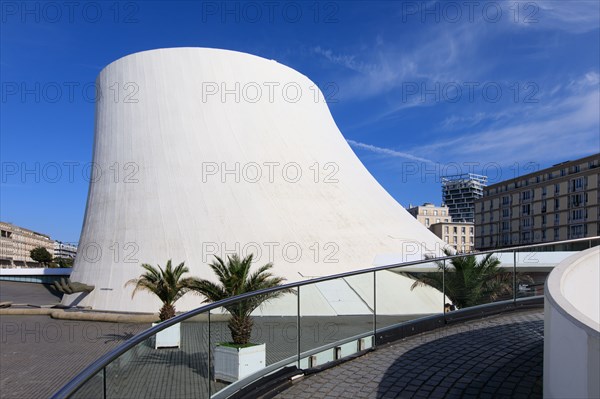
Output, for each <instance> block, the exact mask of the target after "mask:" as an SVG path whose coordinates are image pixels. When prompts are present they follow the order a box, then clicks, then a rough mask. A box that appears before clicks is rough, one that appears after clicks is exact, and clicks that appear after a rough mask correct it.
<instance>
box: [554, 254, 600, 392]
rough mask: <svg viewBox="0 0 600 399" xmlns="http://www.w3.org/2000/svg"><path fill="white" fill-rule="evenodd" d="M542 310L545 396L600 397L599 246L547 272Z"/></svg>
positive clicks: (574, 256)
mask: <svg viewBox="0 0 600 399" xmlns="http://www.w3.org/2000/svg"><path fill="white" fill-rule="evenodd" d="M544 313H545V314H544V397H545V398H557V399H558V398H561V399H562V398H585V399H587V398H598V397H600V377H599V376H600V324H599V323H600V247H594V248H591V249H589V250H587V251H584V252H582V253H579V254H576V255H573V256H571V257H569V258H567V259H565V260H564V261H563V262H561V264H560V265H558V266H557V267H556V268H555V269H554V270H553V271H552V273H550V276H549V277H548V281H547V282H546V299H545V310H544Z"/></svg>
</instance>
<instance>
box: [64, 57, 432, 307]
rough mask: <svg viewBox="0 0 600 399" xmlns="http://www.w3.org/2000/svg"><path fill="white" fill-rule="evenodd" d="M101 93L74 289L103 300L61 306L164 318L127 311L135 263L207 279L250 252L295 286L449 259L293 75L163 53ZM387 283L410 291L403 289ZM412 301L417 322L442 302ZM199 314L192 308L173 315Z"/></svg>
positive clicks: (106, 75)
mask: <svg viewBox="0 0 600 399" xmlns="http://www.w3.org/2000/svg"><path fill="white" fill-rule="evenodd" d="M97 87H98V89H99V92H100V93H101V96H99V99H98V101H97V104H96V127H95V140H94V151H93V162H94V172H95V175H94V178H93V181H92V182H91V183H90V189H89V196H88V200H87V208H86V214H85V220H84V225H83V229H82V233H81V237H80V241H79V243H80V246H79V248H80V249H79V254H78V256H77V259H76V262H75V266H74V270H73V274H72V276H71V278H72V280H73V281H79V282H83V283H87V284H93V285H95V287H96V288H95V290H94V291H93V292H92V293H91V294H89V295H88V296H86V297H85V298H82V297H78V296H75V295H70V296H66V297H65V299H64V300H63V302H64V303H65V304H79V305H85V306H91V307H92V308H94V309H103V310H115V311H144V312H154V311H156V310H157V309H158V307H159V302H158V300H157V299H156V298H154V297H152V296H150V295H146V294H143V293H141V294H138V295H136V297H135V298H133V299H131V290H132V288H131V287H127V288H124V284H125V282H126V281H127V280H129V279H131V278H135V277H137V276H139V274H140V272H141V268H140V267H139V264H140V263H150V264H154V265H156V264H160V265H164V264H165V262H166V260H167V259H173V262H176V263H179V262H182V261H185V262H186V265H188V266H189V268H190V270H191V274H193V275H197V276H200V277H203V278H213V276H212V273H211V271H210V269H209V268H208V267H207V265H206V264H207V263H208V262H210V261H211V260H212V255H213V254H217V255H220V256H225V255H227V254H228V253H233V252H240V253H241V254H242V255H246V254H248V253H251V252H252V253H255V255H256V258H258V261H259V262H261V263H266V262H268V261H272V262H273V263H274V264H275V273H276V274H278V275H282V276H284V277H286V278H287V280H288V281H297V280H300V279H306V278H310V277H316V276H325V275H330V274H333V273H339V272H344V271H349V270H356V269H361V268H367V267H370V266H372V264H373V262H374V259H375V258H376V256H382V255H385V254H391V255H392V256H394V257H395V259H398V256H399V254H400V257H401V259H402V260H416V259H422V258H423V256H424V254H425V253H426V252H428V253H435V254H439V252H440V248H441V247H442V246H443V243H442V242H441V241H440V240H439V239H438V238H437V237H436V236H434V235H433V234H432V233H431V232H429V231H428V230H427V229H426V228H425V227H423V226H422V225H421V224H419V223H418V222H417V221H416V220H415V219H414V218H413V217H412V216H411V215H409V214H408V212H406V211H405V210H404V209H403V208H402V207H401V206H400V205H399V204H398V203H397V202H396V201H395V200H394V199H393V198H392V197H391V196H390V195H389V194H388V193H387V192H386V191H385V190H384V189H383V188H382V187H381V186H380V185H379V184H378V183H377V181H376V180H375V179H374V178H373V177H372V176H371V174H370V173H369V172H368V171H367V170H366V169H365V167H364V166H363V165H362V163H361V162H360V161H359V160H358V158H357V157H356V155H355V154H354V152H353V151H352V150H351V148H350V147H349V145H348V144H347V143H346V141H345V139H344V137H343V136H342V134H341V133H340V131H339V130H338V128H337V126H336V124H335V121H334V120H333V118H332V116H331V114H330V112H329V109H328V107H327V104H326V103H325V100H324V98H323V94H322V93H321V92H320V91H319V90H318V88H317V86H316V85H315V84H314V83H313V82H311V81H310V80H309V79H308V78H307V77H306V76H304V75H302V74H300V73H298V72H296V71H295V70H293V69H291V68H288V67H286V66H284V65H281V64H279V63H277V62H275V61H273V60H267V59H263V58H260V57H256V56H252V55H249V54H243V53H239V52H234V51H225V50H217V49H205V48H174V49H160V50H152V51H145V52H141V53H136V54H132V55H129V56H126V57H124V58H121V59H119V60H117V61H115V62H113V63H112V64H110V65H108V66H107V67H106V68H105V69H104V70H102V72H101V73H100V75H99V77H98V79H97ZM383 280H386V281H381V282H380V281H378V283H381V284H382V286H383V284H387V285H388V286H389V289H390V290H391V291H393V292H395V293H398V292H407V293H408V292H409V291H410V290H409V287H410V284H411V281H410V280H408V279H406V278H404V277H400V276H396V275H392V274H391V273H390V278H389V279H383ZM349 290H350V291H353V292H355V294H356V292H357V291H360V290H356V289H351V287H350V284H349V283H348V287H346V288H341V287H337V288H335V287H334V288H332V289H331V290H329V291H328V292H319V293H315V298H316V299H315V301H317V302H318V303H321V302H323V303H331V302H332V300H333V301H335V297H336V295H342V296H343V295H345V294H344V293H346V294H347V293H348V292H350V291H349ZM324 291H327V289H324ZM407 295H409V294H407ZM410 296H411V299H410V300H409V301H403V302H405V303H403V304H402V305H401V306H402V308H403V310H404V311H406V312H410V313H428V312H431V311H439V310H440V308H441V304H442V303H443V302H442V300H441V298H440V294H439V293H437V292H434V291H433V290H428V289H419V290H415V291H413V292H412V293H410ZM319 298H320V299H319ZM332 298H333V299H332ZM199 305H200V300H199V297H196V296H192V295H186V296H185V297H184V298H183V299H182V300H181V301H180V302H178V304H177V308H178V310H188V309H192V308H195V307H197V306H199ZM323 306H325V307H327V305H323ZM381 306H382V308H381V310H383V306H384V305H383V304H382V305H381ZM397 306H400V305H397ZM330 308H331V311H332V312H335V309H334V308H333V307H331V306H330ZM328 309H329V308H328Z"/></svg>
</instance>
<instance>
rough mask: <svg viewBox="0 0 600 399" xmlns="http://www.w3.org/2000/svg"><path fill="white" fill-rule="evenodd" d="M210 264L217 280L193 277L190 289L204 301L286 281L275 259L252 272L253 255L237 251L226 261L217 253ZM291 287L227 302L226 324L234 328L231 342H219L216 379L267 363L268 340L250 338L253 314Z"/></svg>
mask: <svg viewBox="0 0 600 399" xmlns="http://www.w3.org/2000/svg"><path fill="white" fill-rule="evenodd" d="M215 258H216V259H215V260H214V261H213V262H212V263H210V265H209V266H210V268H211V269H212V270H213V272H214V273H215V275H216V276H217V279H218V283H213V282H212V281H208V280H202V279H196V278H191V279H190V281H189V288H190V290H192V291H194V292H196V293H198V294H201V295H202V296H204V298H205V299H204V301H203V302H216V301H220V300H222V299H226V298H229V297H232V296H235V295H241V294H245V293H247V292H253V291H258V290H262V289H266V288H272V287H277V286H279V285H281V284H282V283H283V281H285V279H284V278H282V277H276V276H273V275H272V274H271V273H270V272H269V270H270V269H271V268H272V267H273V264H272V263H267V264H266V265H263V266H261V267H259V268H258V269H257V270H256V271H255V272H253V273H251V271H250V268H251V266H252V258H253V255H252V254H250V255H248V256H247V257H245V258H244V259H240V257H239V256H238V255H237V254H236V255H233V256H228V257H227V262H225V261H224V260H223V259H221V258H219V257H218V256H215ZM288 292H291V291H290V290H282V291H277V292H273V293H270V294H265V295H259V296H254V297H252V298H249V299H246V300H243V301H240V302H236V303H232V304H230V305H226V306H224V307H225V310H227V312H228V313H229V315H230V318H229V321H228V323H227V327H228V328H229V331H230V332H231V339H232V341H231V342H221V343H219V344H217V347H216V348H215V352H214V367H215V379H218V380H221V381H226V382H233V381H236V380H238V379H241V378H244V377H246V376H248V375H250V374H252V373H254V372H256V371H258V370H260V369H261V368H263V367H265V364H266V351H265V350H266V348H265V344H264V343H263V344H255V343H251V342H250V335H251V334H252V326H253V321H252V318H251V317H250V314H251V313H252V312H253V311H254V310H255V309H256V308H258V307H259V306H261V304H263V303H264V302H265V301H268V300H270V299H274V298H277V297H279V296H281V295H283V294H284V293H288Z"/></svg>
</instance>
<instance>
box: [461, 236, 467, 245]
mask: <svg viewBox="0 0 600 399" xmlns="http://www.w3.org/2000/svg"><path fill="white" fill-rule="evenodd" d="M466 242H467V241H466V239H465V237H464V236H462V237H460V243H461V244H465V243H466Z"/></svg>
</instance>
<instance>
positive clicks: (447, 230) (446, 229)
mask: <svg viewBox="0 0 600 399" xmlns="http://www.w3.org/2000/svg"><path fill="white" fill-rule="evenodd" d="M449 230H450V228H449V227H448V226H445V227H444V233H446V234H448V233H450V231H449Z"/></svg>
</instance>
